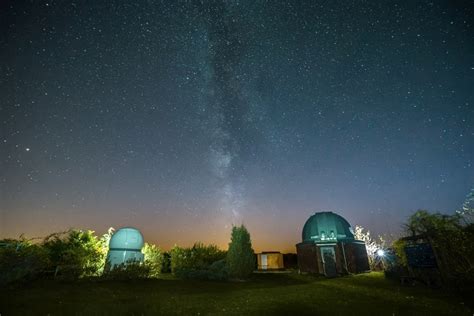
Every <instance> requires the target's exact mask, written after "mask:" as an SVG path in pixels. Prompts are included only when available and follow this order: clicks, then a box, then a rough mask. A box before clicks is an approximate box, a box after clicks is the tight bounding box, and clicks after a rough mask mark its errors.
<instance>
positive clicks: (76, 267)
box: [43, 229, 106, 279]
mask: <svg viewBox="0 0 474 316" xmlns="http://www.w3.org/2000/svg"><path fill="white" fill-rule="evenodd" d="M43 247H44V249H45V251H46V253H47V254H48V257H49V261H50V263H51V266H50V267H51V268H52V269H54V270H56V273H57V275H58V276H60V277H63V278H72V279H75V278H80V277H84V276H93V275H99V274H100V273H101V271H102V269H103V267H104V264H105V256H106V252H105V251H104V247H103V243H102V242H101V241H100V240H98V239H97V237H96V236H95V235H94V232H93V231H90V230H86V231H83V230H77V229H72V230H69V231H67V232H63V233H55V234H52V235H49V236H48V237H46V238H45V240H44V242H43Z"/></svg>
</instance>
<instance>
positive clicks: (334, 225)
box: [303, 212, 354, 242]
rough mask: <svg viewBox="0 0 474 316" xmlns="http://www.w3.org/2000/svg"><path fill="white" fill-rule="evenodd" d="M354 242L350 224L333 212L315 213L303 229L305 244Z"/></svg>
mask: <svg viewBox="0 0 474 316" xmlns="http://www.w3.org/2000/svg"><path fill="white" fill-rule="evenodd" d="M344 240H354V231H353V230H352V227H351V225H350V224H349V222H348V221H347V220H346V219H345V218H344V217H342V216H340V215H338V214H336V213H333V212H317V213H314V215H312V216H311V217H310V218H308V220H307V221H306V223H305V224H304V227H303V242H335V241H344Z"/></svg>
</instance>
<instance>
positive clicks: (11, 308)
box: [0, 273, 473, 316]
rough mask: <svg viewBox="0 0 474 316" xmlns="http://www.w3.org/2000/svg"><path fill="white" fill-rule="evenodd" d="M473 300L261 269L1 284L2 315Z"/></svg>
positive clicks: (448, 306) (325, 310) (412, 308)
mask: <svg viewBox="0 0 474 316" xmlns="http://www.w3.org/2000/svg"><path fill="white" fill-rule="evenodd" d="M467 303H469V300H467V299H466V298H464V299H463V298H461V297H459V296H455V295H453V294H447V293H444V292H443V291H440V290H430V289H427V288H425V287H423V286H401V285H400V284H398V283H397V282H395V281H391V280H387V279H385V278H384V276H383V274H382V273H369V274H361V275H356V276H348V277H343V278H337V279H325V278H319V277H312V276H308V275H298V274H297V273H294V274H257V275H254V276H253V277H252V279H251V280H249V281H246V282H211V281H186V280H176V279H173V278H172V277H170V276H164V277H163V278H161V279H157V280H141V281H98V280H88V281H79V282H66V281H53V280H41V281H36V282H33V283H31V284H27V285H22V286H18V285H17V286H14V287H9V288H3V289H0V315H1V316H7V315H108V314H110V315H156V314H164V315H175V314H182V315H255V314H258V315H266V314H268V315H275V314H276V315H342V314H344V315H473V309H472V306H470V307H469V306H468V305H467Z"/></svg>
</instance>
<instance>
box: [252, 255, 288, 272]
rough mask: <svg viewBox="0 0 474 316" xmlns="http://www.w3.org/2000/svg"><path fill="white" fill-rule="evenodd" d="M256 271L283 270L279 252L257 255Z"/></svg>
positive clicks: (281, 257)
mask: <svg viewBox="0 0 474 316" xmlns="http://www.w3.org/2000/svg"><path fill="white" fill-rule="evenodd" d="M257 264H258V270H278V269H284V265H283V254H282V253H280V252H279V251H264V252H262V253H258V254H257Z"/></svg>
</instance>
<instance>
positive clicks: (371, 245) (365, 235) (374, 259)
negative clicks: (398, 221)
mask: <svg viewBox="0 0 474 316" xmlns="http://www.w3.org/2000/svg"><path fill="white" fill-rule="evenodd" d="M354 238H355V239H357V240H361V241H363V242H364V243H365V248H366V250H367V257H368V258H369V265H370V268H371V269H374V268H375V266H376V265H377V264H378V263H379V261H380V260H381V258H379V256H378V255H377V250H379V249H384V248H385V240H384V239H383V238H382V236H378V237H377V238H375V239H373V238H372V237H371V236H370V231H369V230H367V231H365V228H363V227H362V226H358V225H356V227H355V230H354Z"/></svg>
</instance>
